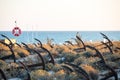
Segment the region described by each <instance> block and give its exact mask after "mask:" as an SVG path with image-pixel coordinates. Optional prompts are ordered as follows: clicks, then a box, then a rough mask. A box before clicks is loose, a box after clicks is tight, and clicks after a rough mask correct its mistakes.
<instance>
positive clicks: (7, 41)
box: [0, 39, 16, 44]
mask: <svg viewBox="0 0 120 80" xmlns="http://www.w3.org/2000/svg"><path fill="white" fill-rule="evenodd" d="M10 40H11V42H12V43H13V44H15V43H16V39H10ZM0 41H3V42H4V43H6V44H10V42H9V40H7V39H1V40H0Z"/></svg>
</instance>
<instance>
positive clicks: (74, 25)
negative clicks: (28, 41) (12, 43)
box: [0, 0, 120, 31]
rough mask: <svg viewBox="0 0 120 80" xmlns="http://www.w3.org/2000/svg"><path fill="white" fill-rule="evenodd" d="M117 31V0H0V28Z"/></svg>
mask: <svg viewBox="0 0 120 80" xmlns="http://www.w3.org/2000/svg"><path fill="white" fill-rule="evenodd" d="M15 20H17V25H18V26H19V27H20V28H21V29H22V30H79V31H81V30H120V0H0V30H12V29H13V27H14V26H15V23H14V22H15Z"/></svg>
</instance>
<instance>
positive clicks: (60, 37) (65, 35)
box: [0, 31, 120, 44]
mask: <svg viewBox="0 0 120 80" xmlns="http://www.w3.org/2000/svg"><path fill="white" fill-rule="evenodd" d="M77 32H79V35H80V37H81V39H82V40H83V41H103V39H104V38H103V37H102V35H101V34H100V33H101V32H102V33H104V34H105V35H107V36H108V37H109V39H111V40H112V41H120V31H22V33H21V34H20V35H19V36H14V35H13V34H12V32H11V31H0V34H3V35H6V36H7V37H9V38H10V39H16V41H17V43H21V42H24V43H28V44H29V43H36V41H35V40H34V38H37V39H39V40H40V41H41V42H42V43H47V40H48V39H53V43H55V44H62V43H64V42H65V41H68V40H69V41H73V39H72V38H75V36H76V33H77ZM0 39H4V37H2V36H1V35H0ZM73 42H74V41H73Z"/></svg>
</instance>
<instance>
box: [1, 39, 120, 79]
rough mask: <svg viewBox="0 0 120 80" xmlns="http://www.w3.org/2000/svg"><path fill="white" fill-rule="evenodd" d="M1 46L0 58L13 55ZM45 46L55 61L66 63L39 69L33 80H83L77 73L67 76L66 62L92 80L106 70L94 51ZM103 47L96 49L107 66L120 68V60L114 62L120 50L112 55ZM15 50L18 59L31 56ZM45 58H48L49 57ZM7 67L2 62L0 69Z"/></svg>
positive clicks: (94, 44)
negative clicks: (82, 70) (64, 67)
mask: <svg viewBox="0 0 120 80" xmlns="http://www.w3.org/2000/svg"><path fill="white" fill-rule="evenodd" d="M85 44H87V45H92V46H96V45H100V44H101V43H100V42H93V43H89V42H86V43H85ZM113 44H114V46H115V47H120V41H114V42H113ZM0 46H1V47H0V57H4V56H7V55H11V52H10V50H9V48H8V47H6V46H4V45H2V44H0ZM43 46H44V47H45V48H47V49H48V50H49V51H50V52H51V53H52V55H53V56H54V58H55V59H57V58H63V57H64V58H65V59H64V61H59V63H56V64H55V65H53V64H51V63H48V64H46V70H41V69H37V70H34V71H31V77H32V80H80V79H81V80H82V77H81V76H80V75H78V74H77V73H75V72H71V73H70V74H67V73H66V72H65V71H64V70H63V68H62V67H61V65H62V64H63V63H64V62H69V63H74V64H76V65H78V66H81V67H82V68H83V69H84V70H85V71H86V72H87V73H88V74H89V76H90V78H91V79H92V80H97V79H98V77H99V73H100V72H101V71H103V70H106V69H104V68H102V67H101V66H100V64H98V63H97V62H98V61H100V60H101V59H100V58H99V57H97V56H95V57H93V56H94V55H95V54H96V53H95V51H93V50H90V49H87V51H82V52H75V51H73V49H75V48H78V46H77V45H75V46H71V45H69V46H68V47H67V46H65V45H54V48H51V47H50V46H49V45H47V44H43ZM29 47H30V48H32V49H36V50H38V51H39V50H41V49H40V47H39V46H38V47H35V46H33V45H32V44H29ZM80 47H82V46H80ZM102 47H104V46H98V47H96V48H97V49H98V50H99V51H100V52H101V53H102V55H103V56H104V58H105V60H106V62H107V64H108V65H110V66H112V67H113V68H120V59H118V60H116V61H114V60H115V59H117V58H120V50H118V51H117V52H114V54H111V53H110V52H109V50H108V49H100V48H102ZM13 50H14V52H15V56H16V58H20V57H24V56H28V55H30V53H29V52H28V51H27V50H25V49H24V48H19V47H18V46H16V47H14V48H13ZM41 54H42V56H43V55H44V54H46V52H44V53H41ZM44 58H48V56H47V57H44ZM39 60H40V59H39ZM45 60H46V59H45ZM47 60H48V59H47ZM30 62H31V63H32V60H30ZM12 65H13V64H12ZM5 66H7V63H6V62H5V61H3V60H0V67H1V68H5ZM49 71H53V72H54V73H53V74H50V73H49ZM14 73H15V72H13V73H12V74H14ZM8 76H10V75H8Z"/></svg>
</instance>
